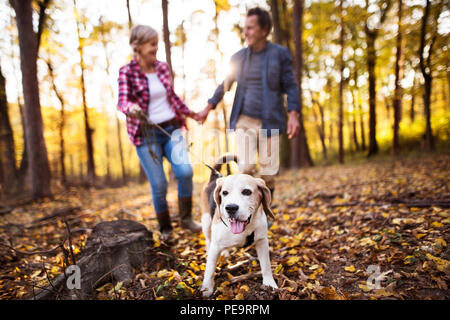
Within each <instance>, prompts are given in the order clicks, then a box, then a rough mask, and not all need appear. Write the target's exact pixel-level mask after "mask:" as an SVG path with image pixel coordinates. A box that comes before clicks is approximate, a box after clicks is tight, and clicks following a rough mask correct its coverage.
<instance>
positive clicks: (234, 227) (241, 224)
mask: <svg viewBox="0 0 450 320" xmlns="http://www.w3.org/2000/svg"><path fill="white" fill-rule="evenodd" d="M244 228H245V221H239V220H231V221H230V229H231V232H233V233H234V234H237V233H241V232H242V231H244Z"/></svg>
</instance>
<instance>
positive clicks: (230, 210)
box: [225, 204, 239, 215]
mask: <svg viewBox="0 0 450 320" xmlns="http://www.w3.org/2000/svg"><path fill="white" fill-rule="evenodd" d="M238 209H239V206H238V205H237V204H227V205H226V206H225V210H227V212H228V214H230V215H233V214H235V213H236V212H237V211H238Z"/></svg>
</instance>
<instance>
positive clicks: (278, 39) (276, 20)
mask: <svg viewBox="0 0 450 320" xmlns="http://www.w3.org/2000/svg"><path fill="white" fill-rule="evenodd" d="M270 8H271V11H272V20H273V40H274V42H275V43H278V44H281V45H282V44H283V29H282V27H281V24H280V13H279V8H278V0H270Z"/></svg>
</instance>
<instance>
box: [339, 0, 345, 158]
mask: <svg viewBox="0 0 450 320" xmlns="http://www.w3.org/2000/svg"><path fill="white" fill-rule="evenodd" d="M343 2H344V1H343V0H341V1H340V3H339V14H340V28H341V30H340V33H339V46H340V48H341V52H340V54H339V71H340V81H339V122H338V141H339V151H338V158H339V163H344V135H343V130H344V15H343Z"/></svg>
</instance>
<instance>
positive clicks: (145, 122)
mask: <svg viewBox="0 0 450 320" xmlns="http://www.w3.org/2000/svg"><path fill="white" fill-rule="evenodd" d="M140 120H141V121H142V122H141V131H142V133H143V135H144V138H146V137H150V138H153V137H154V135H150V134H149V131H150V127H156V128H157V129H158V130H160V131H161V132H162V133H164V134H165V135H166V136H167V137H169V138H172V135H171V134H170V133H169V132H167V130H165V129H164V128H163V127H161V126H160V125H159V124H157V123H155V122H153V121H152V120H150V119H148V118H147V117H145V116H142V117H141V119H140ZM192 144H193V143H192V142H191V143H190V145H189V146H188V145H186V151H187V152H188V153H189V152H190V153H191V155H192V156H193V157H194V158H195V159H196V160H199V161H200V162H201V163H203V164H204V165H205V166H206V167H208V168H209V169H210V170H211V171H212V172H214V173H215V174H216V175H218V177H219V178H220V177H223V176H222V174H221V173H220V172H219V171H217V170H216V169H214V168H213V167H211V166H210V165H209V164H207V163H206V162H205V161H203V160H201V159H199V157H197V156H196V155H195V154H193V153H192V152H191V150H190V146H191V145H192ZM148 149H149V152H150V155H151V156H152V158H154V159H155V158H156V155H155V154H154V153H153V151H152V150H151V149H150V148H148ZM222 222H223V221H222Z"/></svg>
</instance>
